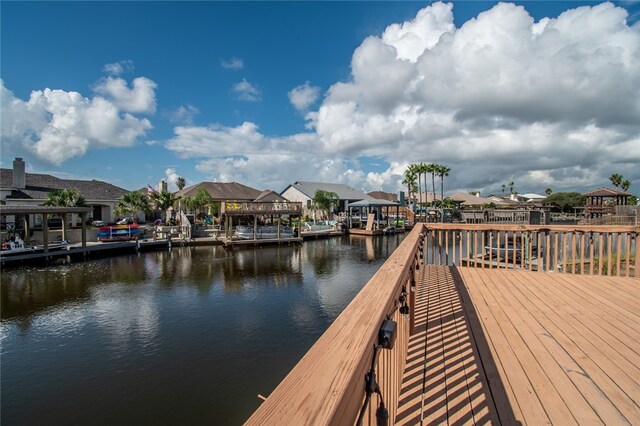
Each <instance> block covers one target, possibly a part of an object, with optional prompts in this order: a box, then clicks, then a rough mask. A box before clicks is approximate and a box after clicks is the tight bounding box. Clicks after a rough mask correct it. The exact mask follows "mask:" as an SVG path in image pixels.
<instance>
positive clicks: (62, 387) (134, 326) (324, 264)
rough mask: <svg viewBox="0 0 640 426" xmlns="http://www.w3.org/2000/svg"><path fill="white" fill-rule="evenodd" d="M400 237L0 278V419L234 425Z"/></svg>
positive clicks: (97, 264)
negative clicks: (0, 308) (0, 291)
mask: <svg viewBox="0 0 640 426" xmlns="http://www.w3.org/2000/svg"><path fill="white" fill-rule="evenodd" d="M402 238H403V235H396V236H386V237H376V238H370V237H369V238H367V237H356V236H351V237H342V238H333V239H328V240H318V241H310V242H305V243H304V244H303V245H301V246H282V247H263V248H255V249H253V248H252V249H241V250H234V251H229V252H227V251H225V250H224V249H223V248H222V247H220V246H207V247H178V248H176V247H174V248H173V250H171V251H161V252H151V253H141V254H136V255H124V256H119V257H113V258H107V259H98V260H92V261H88V262H84V263H77V264H70V265H62V266H55V267H49V268H44V267H29V268H20V269H7V270H3V271H2V276H1V290H2V294H1V296H2V298H1V304H2V305H1V307H2V311H1V322H0V337H1V359H0V361H1V364H0V368H1V371H0V373H1V376H0V377H1V390H0V392H1V394H0V398H1V399H0V401H1V407H0V408H1V417H0V423H2V425H18V424H19V425H43V424H47V425H58V424H60V425H64V424H69V425H72V424H73V425H77V424H92V425H97V424H99V425H115V424H118V425H120V424H158V425H161V424H164V425H176V424H190V425H191V424H221V425H233V424H241V423H242V422H243V421H244V420H246V419H247V418H248V416H249V415H250V414H251V413H252V412H253V411H254V410H255V409H256V408H257V407H258V405H259V403H260V400H259V399H258V397H257V395H258V394H262V395H268V394H269V393H270V392H271V391H272V390H273V389H274V387H275V386H276V385H277V384H278V383H279V382H280V381H281V380H282V379H283V378H284V376H285V375H286V374H287V372H288V371H289V370H290V369H291V368H292V367H293V366H294V365H295V364H296V363H297V361H298V360H299V359H300V358H301V357H302V356H303V355H304V353H305V352H306V351H307V350H308V349H309V348H310V347H311V346H312V345H313V343H314V342H315V341H316V340H317V339H318V337H319V336H320V335H321V334H322V333H323V332H324V330H326V329H327V327H328V326H329V325H330V324H331V323H332V321H333V320H334V319H335V318H336V317H337V316H338V315H339V314H340V312H342V310H343V309H344V307H345V306H346V305H347V304H348V303H349V302H350V301H351V300H352V299H353V297H354V296H355V295H356V294H357V292H358V291H359V290H360V289H361V288H362V286H363V285H364V284H365V283H366V282H367V281H368V280H369V278H370V277H371V276H373V274H374V273H375V272H376V271H377V270H378V268H379V267H380V266H381V265H382V263H384V261H385V259H386V258H387V257H388V256H389V255H390V254H391V253H392V252H393V250H394V249H395V248H396V247H397V245H398V244H399V242H400V241H401V240H402Z"/></svg>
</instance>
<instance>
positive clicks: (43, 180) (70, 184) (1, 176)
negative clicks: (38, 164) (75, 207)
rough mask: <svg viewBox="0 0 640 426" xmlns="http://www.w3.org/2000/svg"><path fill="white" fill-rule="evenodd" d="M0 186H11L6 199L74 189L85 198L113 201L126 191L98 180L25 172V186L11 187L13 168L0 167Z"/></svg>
mask: <svg viewBox="0 0 640 426" xmlns="http://www.w3.org/2000/svg"><path fill="white" fill-rule="evenodd" d="M0 187H1V188H12V189H13V191H12V193H11V195H9V196H7V199H13V200H16V199H17V200H21V199H31V200H46V199H47V197H48V195H49V193H50V192H51V191H53V190H54V189H76V190H77V191H78V192H79V193H80V195H81V196H83V197H84V198H85V200H87V201H89V200H105V201H114V200H118V199H120V197H122V196H123V195H124V194H126V193H127V192H129V191H127V190H126V189H124V188H120V187H118V186H115V185H112V184H110V183H107V182H103V181H100V180H95V179H94V180H77V179H60V178H57V177H55V176H52V175H47V174H40V173H25V188H24V189H15V188H13V169H0Z"/></svg>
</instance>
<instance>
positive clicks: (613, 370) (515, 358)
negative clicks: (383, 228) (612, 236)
mask: <svg viewBox="0 0 640 426" xmlns="http://www.w3.org/2000/svg"><path fill="white" fill-rule="evenodd" d="M424 271H425V276H424V277H423V279H422V280H421V282H420V284H419V286H418V294H417V306H416V324H417V325H418V330H417V331H418V332H417V333H416V334H414V335H413V336H411V340H410V343H409V358H408V363H407V369H406V371H405V375H404V381H403V388H402V395H401V398H400V401H401V403H400V404H401V405H400V408H399V410H398V413H399V414H398V417H397V418H396V422H397V423H398V424H481V423H487V422H491V423H503V424H512V423H515V422H521V423H522V424H542V423H551V424H561V425H564V424H640V281H639V280H637V279H633V278H615V277H596V276H583V275H570V274H546V273H545V274H540V273H536V272H523V271H519V272H514V271H509V270H488V269H478V268H457V269H454V270H453V273H452V269H450V268H448V267H442V266H427V267H425V268H424ZM420 391H421V392H420ZM418 407H421V411H420V412H419V410H418Z"/></svg>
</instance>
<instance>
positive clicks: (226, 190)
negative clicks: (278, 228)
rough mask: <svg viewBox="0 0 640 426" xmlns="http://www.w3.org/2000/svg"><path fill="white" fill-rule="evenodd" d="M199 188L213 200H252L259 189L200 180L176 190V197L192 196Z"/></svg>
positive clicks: (257, 194)
mask: <svg viewBox="0 0 640 426" xmlns="http://www.w3.org/2000/svg"><path fill="white" fill-rule="evenodd" d="M199 188H204V189H205V190H206V191H207V192H208V193H209V195H210V196H211V198H213V199H214V200H215V201H225V200H235V201H253V200H255V199H256V198H258V196H260V191H258V190H257V189H254V188H251V187H249V186H246V185H243V184H241V183H237V182H200V183H198V184H196V185H192V186H190V187H188V188H183V189H182V190H180V191H178V192H176V194H175V195H176V197H182V198H186V197H193V196H194V195H196V192H198V189H199Z"/></svg>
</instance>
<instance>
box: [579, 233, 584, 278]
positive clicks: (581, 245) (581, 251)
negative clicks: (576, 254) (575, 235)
mask: <svg viewBox="0 0 640 426" xmlns="http://www.w3.org/2000/svg"><path fill="white" fill-rule="evenodd" d="M584 241H585V238H584V232H581V233H580V273H581V274H584Z"/></svg>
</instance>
